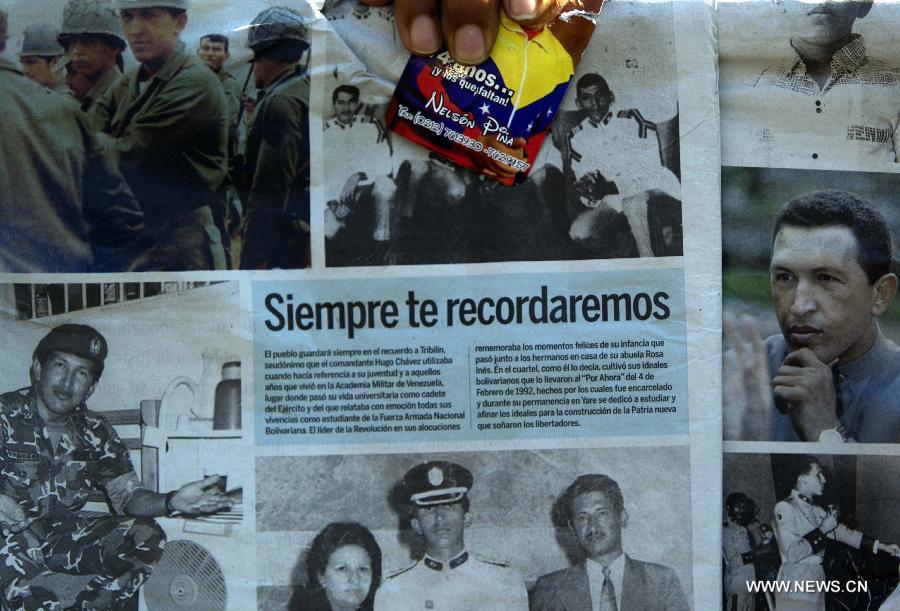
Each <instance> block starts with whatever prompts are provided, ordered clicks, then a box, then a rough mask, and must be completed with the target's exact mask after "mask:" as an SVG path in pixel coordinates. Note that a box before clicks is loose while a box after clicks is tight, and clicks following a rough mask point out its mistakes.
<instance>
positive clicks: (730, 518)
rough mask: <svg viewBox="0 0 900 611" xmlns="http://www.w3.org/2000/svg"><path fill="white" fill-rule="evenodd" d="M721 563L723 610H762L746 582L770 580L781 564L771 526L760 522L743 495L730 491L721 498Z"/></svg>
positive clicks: (762, 603) (752, 504)
mask: <svg viewBox="0 0 900 611" xmlns="http://www.w3.org/2000/svg"><path fill="white" fill-rule="evenodd" d="M722 564H723V574H722V578H723V592H724V596H725V604H724V605H723V606H724V608H725V609H726V610H727V611H754V609H766V608H767V607H766V604H767V603H766V601H765V597H764V596H762V595H760V594H757V593H753V592H748V591H747V585H746V582H747V581H753V580H754V579H769V580H772V579H774V578H775V575H776V574H777V572H778V567H779V565H780V564H781V561H780V559H779V557H778V549H777V548H776V547H775V542H774V533H773V532H772V527H771V526H770V525H769V524H767V523H765V522H760V520H759V508H758V507H757V506H756V503H755V502H754V501H753V499H752V498H750V497H749V496H747V495H746V494H744V493H743V492H732V493H731V494H729V495H728V497H727V498H726V499H725V523H724V524H723V526H722ZM761 596H762V598H760V597H761Z"/></svg>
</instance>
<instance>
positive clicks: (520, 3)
mask: <svg viewBox="0 0 900 611" xmlns="http://www.w3.org/2000/svg"><path fill="white" fill-rule="evenodd" d="M536 14H537V0H509V16H510V17H512V18H513V19H534V18H535V16H536Z"/></svg>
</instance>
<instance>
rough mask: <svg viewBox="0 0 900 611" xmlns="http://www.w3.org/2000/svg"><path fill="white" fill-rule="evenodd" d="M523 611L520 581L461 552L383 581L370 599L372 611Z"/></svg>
mask: <svg viewBox="0 0 900 611" xmlns="http://www.w3.org/2000/svg"><path fill="white" fill-rule="evenodd" d="M426 609H433V610H435V611H480V610H481V609H497V610H498V611H501V610H502V611H519V610H521V611H526V610H527V609H528V593H527V591H526V590H525V582H524V580H523V579H522V576H521V575H520V574H519V572H518V571H516V570H515V569H513V568H510V567H509V566H508V565H506V564H505V563H502V562H495V561H491V560H487V559H484V558H481V557H478V556H475V555H473V554H471V553H469V552H467V551H463V552H462V553H460V554H459V555H458V556H456V557H455V558H453V559H452V560H450V561H449V562H447V563H444V562H441V561H440V560H437V559H435V558H431V557H430V556H427V555H426V556H425V557H424V558H422V560H419V561H418V562H416V563H415V564H413V565H412V566H410V567H408V568H406V569H404V570H402V571H398V572H397V573H394V574H393V575H391V576H390V577H388V578H387V579H386V580H385V581H384V583H382V584H381V587H380V588H378V591H377V592H376V594H375V611H422V610H426Z"/></svg>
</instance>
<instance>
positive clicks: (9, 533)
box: [0, 324, 231, 610]
mask: <svg viewBox="0 0 900 611" xmlns="http://www.w3.org/2000/svg"><path fill="white" fill-rule="evenodd" d="M106 355H107V343H106V339H105V338H104V337H103V336H102V335H100V334H99V333H98V332H97V331H96V330H94V329H93V328H91V327H88V326H85V325H74V324H66V325H60V326H58V327H56V328H54V329H52V330H51V331H50V332H49V333H48V334H47V335H46V336H45V337H44V338H43V339H42V340H41V341H40V342H39V343H38V345H37V348H36V349H35V351H34V355H33V358H32V364H31V379H32V385H31V387H30V388H27V389H23V390H19V391H15V392H9V393H5V394H3V395H0V444H2V445H0V472H2V473H3V478H2V480H0V527H2V551H0V554H2V558H3V562H2V563H0V602H2V604H3V606H4V607H5V608H10V609H26V610H32V609H54V608H58V607H57V606H58V605H59V600H58V597H57V595H56V593H54V592H51V591H50V590H48V589H47V588H46V587H41V586H37V585H34V586H32V585H31V583H30V582H31V581H32V579H33V578H35V577H36V576H38V575H40V574H46V573H48V572H49V573H69V574H77V575H93V576H94V578H93V579H92V580H91V581H90V582H89V584H88V585H87V587H86V588H85V590H84V591H83V592H81V593H80V594H79V595H78V598H77V599H76V603H75V608H77V609H119V608H121V605H122V604H123V603H124V602H125V601H127V600H129V599H130V598H131V597H133V596H134V594H135V593H136V592H137V591H138V589H139V588H140V586H141V584H142V583H143V582H144V581H145V580H146V579H147V577H148V575H149V574H150V572H151V571H152V569H153V565H154V564H155V563H156V562H157V561H158V560H159V558H160V555H161V554H162V548H163V544H164V540H165V535H164V534H163V531H162V530H161V529H160V528H159V526H158V525H157V524H156V522H154V521H153V520H152V519H151V518H152V517H153V516H161V515H171V514H174V513H176V512H177V513H183V514H198V513H209V512H214V511H217V510H220V509H223V508H226V507H229V506H230V504H231V502H230V500H229V499H228V498H227V497H225V496H224V495H222V494H221V493H219V492H218V491H217V489H216V484H217V483H218V481H219V480H220V478H219V477H218V476H213V477H209V478H207V479H204V480H202V481H199V482H192V483H190V484H186V485H184V486H182V487H181V488H179V489H178V490H175V491H172V492H170V493H168V494H159V493H156V492H152V491H150V490H147V489H146V488H144V487H142V485H141V482H140V481H139V479H138V477H137V475H136V474H135V472H134V468H133V467H132V465H131V460H130V459H129V457H128V450H127V449H126V447H125V446H124V444H123V443H122V442H121V441H120V440H119V438H118V437H117V436H116V433H115V431H114V430H113V428H112V427H111V426H110V424H109V423H108V422H107V421H106V419H105V418H104V417H103V416H102V415H100V414H99V413H95V412H91V411H89V410H87V408H86V407H85V401H86V400H87V398H88V397H89V396H90V395H91V393H92V392H93V391H94V389H95V388H96V385H97V382H98V380H99V379H100V375H101V374H102V373H103V367H104V361H105V359H106ZM94 490H102V491H103V492H105V493H106V496H107V497H108V499H109V501H110V503H111V505H112V506H113V508H114V509H115V510H116V515H103V514H96V513H90V514H88V513H82V512H80V510H81V508H82V507H83V506H84V504H85V502H86V501H87V498H88V495H89V494H90V493H91V492H92V491H94Z"/></svg>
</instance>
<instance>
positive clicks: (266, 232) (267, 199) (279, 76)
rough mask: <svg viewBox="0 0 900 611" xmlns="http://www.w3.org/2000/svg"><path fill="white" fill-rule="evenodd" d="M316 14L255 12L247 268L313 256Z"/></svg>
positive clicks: (244, 235) (292, 263) (250, 38)
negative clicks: (310, 65) (311, 75)
mask: <svg viewBox="0 0 900 611" xmlns="http://www.w3.org/2000/svg"><path fill="white" fill-rule="evenodd" d="M311 20H312V17H305V16H303V15H301V14H300V13H298V12H296V11H295V10H294V9H290V8H286V7H273V8H269V9H266V10H264V11H263V12H261V13H260V14H259V15H257V16H256V18H254V20H253V23H252V24H251V25H250V28H249V30H248V34H247V46H248V47H250V48H251V49H252V50H253V75H254V78H255V81H256V88H257V89H258V90H259V97H258V100H257V106H256V110H255V111H254V114H253V118H252V121H251V123H250V127H249V128H248V130H247V163H246V167H245V176H244V178H243V181H242V182H243V184H244V185H245V186H247V185H249V193H248V195H247V197H246V199H245V201H246V213H245V215H244V219H243V223H242V229H241V240H242V244H241V268H242V269H269V268H275V267H279V268H298V267H306V266H307V265H308V262H309V80H308V75H307V72H306V62H308V53H309V48H310V40H309V32H308V31H307V23H308V22H310V21H311ZM304 58H306V61H304Z"/></svg>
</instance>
